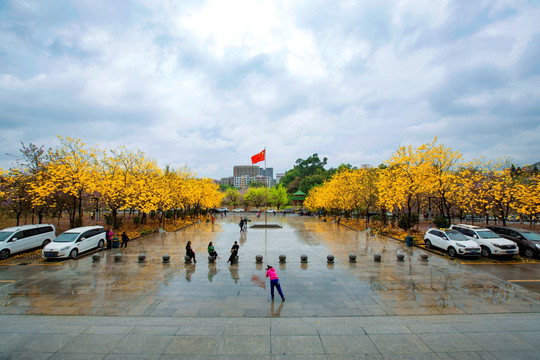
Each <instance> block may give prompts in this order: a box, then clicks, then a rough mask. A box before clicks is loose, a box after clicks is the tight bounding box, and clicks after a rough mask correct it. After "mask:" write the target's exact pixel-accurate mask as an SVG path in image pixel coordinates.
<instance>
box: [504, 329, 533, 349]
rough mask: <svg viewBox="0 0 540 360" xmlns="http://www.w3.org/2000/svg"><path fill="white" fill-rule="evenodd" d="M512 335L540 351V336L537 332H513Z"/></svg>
mask: <svg viewBox="0 0 540 360" xmlns="http://www.w3.org/2000/svg"><path fill="white" fill-rule="evenodd" d="M511 334H512V335H513V336H515V337H516V338H518V339H520V340H521V341H524V342H526V343H527V344H529V345H531V346H532V347H534V348H535V349H536V350H540V336H539V334H538V332H537V331H512V332H511Z"/></svg>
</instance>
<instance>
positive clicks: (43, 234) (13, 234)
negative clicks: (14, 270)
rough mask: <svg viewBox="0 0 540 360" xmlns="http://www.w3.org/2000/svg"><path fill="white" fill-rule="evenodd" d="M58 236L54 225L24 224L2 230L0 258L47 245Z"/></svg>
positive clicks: (0, 235)
mask: <svg viewBox="0 0 540 360" xmlns="http://www.w3.org/2000/svg"><path fill="white" fill-rule="evenodd" d="M55 238H56V229H55V228H54V225H50V224H38V225H22V226H14V227H10V228H6V229H2V230H0V260H4V259H7V258H8V257H9V256H10V255H12V254H15V253H18V252H21V251H25V250H29V249H33V248H37V247H40V246H45V245H47V244H48V243H50V242H51V241H52V240H54V239H55Z"/></svg>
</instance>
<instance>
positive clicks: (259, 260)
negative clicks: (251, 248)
mask: <svg viewBox="0 0 540 360" xmlns="http://www.w3.org/2000/svg"><path fill="white" fill-rule="evenodd" d="M255 262H256V263H257V264H262V262H263V256H262V255H256V256H255Z"/></svg>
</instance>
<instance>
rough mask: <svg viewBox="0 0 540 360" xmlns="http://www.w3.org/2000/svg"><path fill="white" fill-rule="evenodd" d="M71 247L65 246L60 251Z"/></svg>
mask: <svg viewBox="0 0 540 360" xmlns="http://www.w3.org/2000/svg"><path fill="white" fill-rule="evenodd" d="M67 249H69V246H64V247H63V248H61V249H60V251H64V250H67Z"/></svg>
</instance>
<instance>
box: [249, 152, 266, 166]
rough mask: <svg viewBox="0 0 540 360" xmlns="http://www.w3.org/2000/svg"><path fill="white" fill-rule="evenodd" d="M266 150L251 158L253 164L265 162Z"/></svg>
mask: <svg viewBox="0 0 540 360" xmlns="http://www.w3.org/2000/svg"><path fill="white" fill-rule="evenodd" d="M265 152H266V149H265V150H263V151H261V152H260V153H258V154H256V155H253V156H252V157H251V164H256V163H258V162H259V161H264V155H265Z"/></svg>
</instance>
